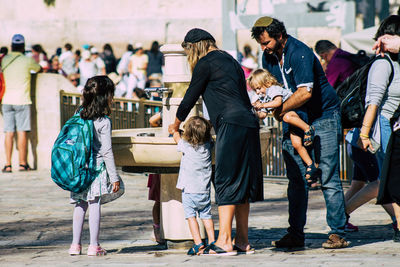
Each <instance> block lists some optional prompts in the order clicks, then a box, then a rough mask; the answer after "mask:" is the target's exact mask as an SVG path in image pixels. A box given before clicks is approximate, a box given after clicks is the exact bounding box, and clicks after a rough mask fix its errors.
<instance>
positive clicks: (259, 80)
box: [247, 69, 281, 90]
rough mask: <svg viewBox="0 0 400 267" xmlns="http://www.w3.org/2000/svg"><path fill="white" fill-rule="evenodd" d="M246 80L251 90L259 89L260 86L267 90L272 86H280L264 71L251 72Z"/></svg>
mask: <svg viewBox="0 0 400 267" xmlns="http://www.w3.org/2000/svg"><path fill="white" fill-rule="evenodd" d="M247 80H248V81H249V86H250V87H251V89H253V90H255V89H256V88H260V87H261V86H265V87H267V88H268V87H271V86H272V85H278V86H281V84H280V83H278V81H277V80H276V78H275V77H274V76H273V75H272V74H271V73H270V72H269V71H267V70H265V69H257V70H255V71H253V72H252V73H251V75H250V76H249V78H247Z"/></svg>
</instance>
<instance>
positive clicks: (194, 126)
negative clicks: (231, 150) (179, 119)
mask: <svg viewBox="0 0 400 267" xmlns="http://www.w3.org/2000/svg"><path fill="white" fill-rule="evenodd" d="M183 129H184V132H183V135H182V138H183V139H184V140H185V141H186V142H188V143H189V144H191V145H192V146H193V147H197V146H198V145H201V144H204V143H207V142H210V141H211V132H210V131H211V124H210V122H209V121H208V120H206V119H204V118H203V117H200V116H193V117H191V118H189V119H188V121H187V122H186V123H185V125H184V126H183Z"/></svg>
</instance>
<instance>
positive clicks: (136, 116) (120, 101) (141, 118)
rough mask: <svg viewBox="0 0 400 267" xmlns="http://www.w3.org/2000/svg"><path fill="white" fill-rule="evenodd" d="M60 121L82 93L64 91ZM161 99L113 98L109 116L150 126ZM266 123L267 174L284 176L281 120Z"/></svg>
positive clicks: (343, 161) (345, 166) (343, 164)
mask: <svg viewBox="0 0 400 267" xmlns="http://www.w3.org/2000/svg"><path fill="white" fill-rule="evenodd" d="M60 103H61V105H60V106H61V125H64V123H65V122H66V121H67V120H68V119H69V118H70V117H71V116H72V115H73V114H74V113H75V111H76V110H77V108H78V107H79V106H80V104H81V94H78V93H69V92H64V91H61V93H60ZM161 108H162V103H161V101H149V100H132V99H126V98H114V101H113V104H112V108H111V115H110V118H111V120H112V125H113V129H114V130H117V129H129V128H147V127H150V124H149V119H150V117H151V116H152V115H154V114H155V113H157V112H160V111H161ZM264 124H266V125H267V126H270V127H271V128H270V131H271V135H270V138H269V140H268V149H267V153H266V159H267V171H266V175H267V176H272V177H285V176H286V168H285V162H284V160H283V155H282V123H281V122H278V121H276V120H275V119H274V118H273V116H272V115H268V116H267V118H266V119H265V120H264ZM343 144H344V141H343V143H342V144H341V145H340V153H339V157H340V165H339V168H340V178H341V179H342V180H344V181H346V180H349V179H350V177H351V174H352V164H350V163H351V160H350V159H349V157H348V156H347V151H346V146H345V145H343Z"/></svg>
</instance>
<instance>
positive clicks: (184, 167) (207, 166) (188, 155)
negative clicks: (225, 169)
mask: <svg viewBox="0 0 400 267" xmlns="http://www.w3.org/2000/svg"><path fill="white" fill-rule="evenodd" d="M212 146H213V145H212V143H210V142H208V143H205V144H202V145H199V146H197V147H196V148H195V147H193V146H192V145H191V144H189V143H188V142H186V141H185V140H183V139H180V140H179V142H178V146H177V150H178V152H182V159H181V165H180V169H179V177H178V182H177V184H176V188H178V189H180V190H182V191H185V193H197V194H205V193H210V189H211V186H210V184H211V173H212V163H211V148H212Z"/></svg>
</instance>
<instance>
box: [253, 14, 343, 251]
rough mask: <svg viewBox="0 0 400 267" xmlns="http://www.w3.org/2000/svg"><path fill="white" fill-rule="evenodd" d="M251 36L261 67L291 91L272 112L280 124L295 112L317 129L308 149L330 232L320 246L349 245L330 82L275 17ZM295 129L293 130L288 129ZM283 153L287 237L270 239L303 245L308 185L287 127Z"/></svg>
mask: <svg viewBox="0 0 400 267" xmlns="http://www.w3.org/2000/svg"><path fill="white" fill-rule="evenodd" d="M251 32H252V37H253V38H254V39H255V40H256V41H257V42H258V43H259V44H260V46H261V49H262V50H263V51H264V53H263V67H264V68H265V69H267V70H268V71H269V72H270V73H272V75H274V76H275V77H276V78H277V80H278V82H280V83H281V84H282V85H284V86H285V87H286V88H288V89H290V90H292V91H293V95H292V96H291V97H290V98H289V99H287V100H286V101H285V102H284V103H283V105H282V106H281V108H278V109H276V110H275V112H274V116H275V118H277V119H279V120H281V119H282V117H283V115H284V114H285V113H286V112H288V111H290V110H295V111H296V112H297V113H300V114H301V113H303V114H304V115H305V116H306V117H307V118H306V119H308V123H309V124H310V125H312V126H314V128H315V136H314V139H313V145H312V150H313V152H314V155H315V162H316V163H318V164H319V168H320V169H321V170H322V177H321V184H322V192H323V194H324V198H325V202H326V209H327V215H326V220H327V223H328V225H329V227H330V228H331V231H330V232H329V238H328V240H327V241H326V242H324V243H323V244H322V246H323V247H324V248H332V249H333V248H344V247H347V246H348V243H347V241H346V240H345V239H344V238H343V237H344V234H345V232H344V227H345V223H346V215H345V208H344V196H343V189H342V184H341V181H340V178H339V142H340V140H341V124H340V115H339V99H338V97H337V95H336V93H335V91H334V89H333V88H332V86H331V85H330V84H329V83H328V80H327V79H326V76H325V74H324V71H323V69H322V66H321V64H320V62H319V60H318V59H317V57H316V56H315V55H314V53H313V51H312V50H311V49H310V48H309V47H307V46H306V45H305V44H304V43H302V42H300V41H299V40H297V39H295V38H293V37H292V36H290V35H288V34H287V33H286V29H285V26H284V24H283V23H282V22H280V21H279V20H277V19H274V18H270V17H261V18H259V19H258V20H257V21H256V22H255V24H254V26H253V28H252V29H251ZM290 130H293V129H290ZM282 153H283V157H284V160H285V164H286V172H287V178H288V179H289V184H288V191H287V194H288V201H289V225H290V226H289V228H288V229H287V231H288V233H287V234H286V235H285V236H283V237H282V238H281V239H280V240H277V241H273V242H272V245H273V246H275V247H279V248H282V247H285V248H293V247H304V239H305V238H304V226H305V224H306V213H307V204H308V187H307V183H306V180H305V178H306V177H305V176H303V174H304V173H305V166H304V163H303V162H302V160H301V158H300V156H299V155H298V154H297V153H295V150H294V149H293V146H292V144H291V142H290V138H289V128H288V125H287V124H286V123H283V139H282Z"/></svg>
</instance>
